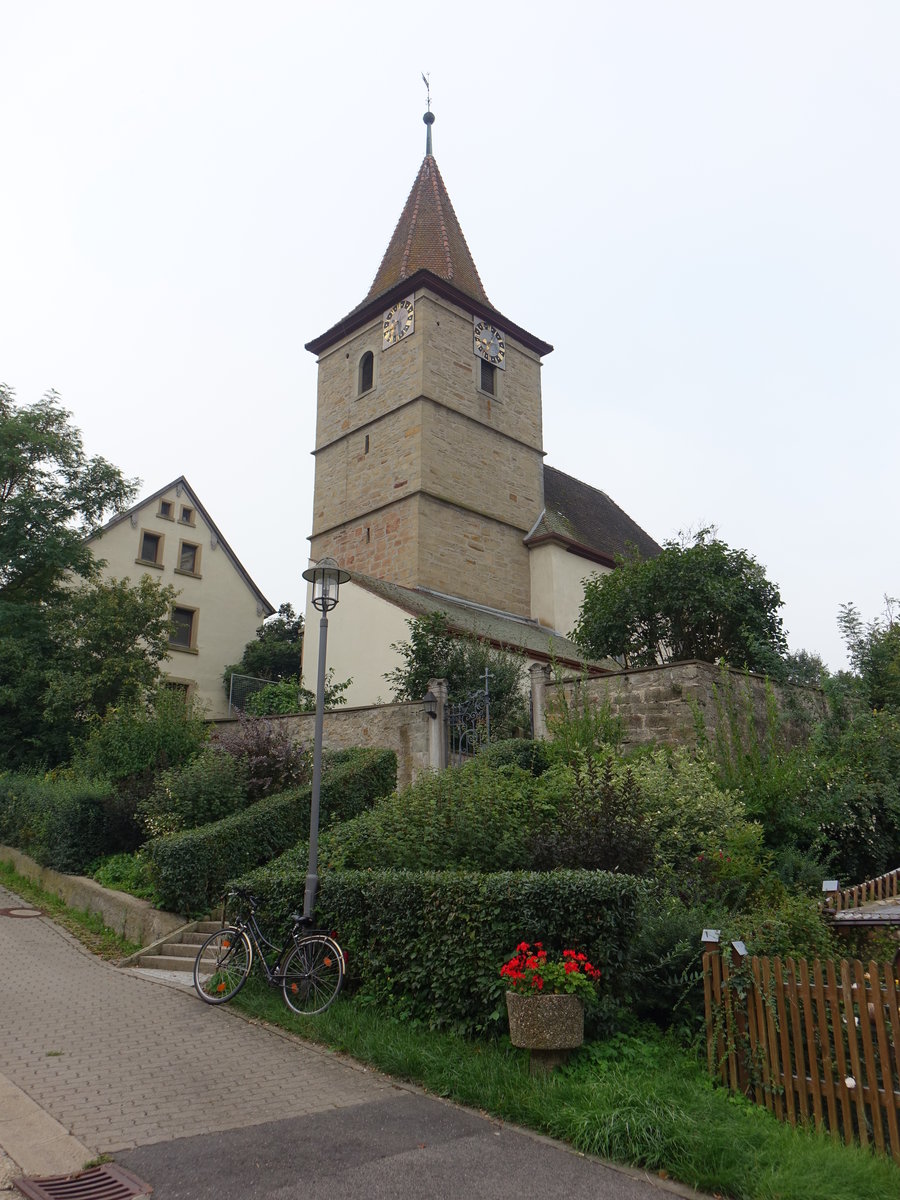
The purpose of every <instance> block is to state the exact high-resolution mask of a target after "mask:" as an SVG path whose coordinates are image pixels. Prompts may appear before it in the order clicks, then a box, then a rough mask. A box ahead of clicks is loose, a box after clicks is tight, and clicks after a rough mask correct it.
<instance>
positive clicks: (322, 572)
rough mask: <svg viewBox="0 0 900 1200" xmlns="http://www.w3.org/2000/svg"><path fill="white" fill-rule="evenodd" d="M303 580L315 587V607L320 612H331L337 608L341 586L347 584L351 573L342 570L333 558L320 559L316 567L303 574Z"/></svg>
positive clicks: (313, 597)
mask: <svg viewBox="0 0 900 1200" xmlns="http://www.w3.org/2000/svg"><path fill="white" fill-rule="evenodd" d="M303 578H304V579H305V580H307V582H309V583H312V585H313V588H312V602H313V607H314V608H317V609H318V610H319V612H331V610H332V609H333V608H336V607H337V602H338V593H339V592H340V588H341V584H342V583H346V582H347V580H348V579H349V578H350V573H349V571H344V570H342V569H341V568H340V567H339V566H338V564H337V563H336V562H335V560H334V559H333V558H320V559H319V561H318V562H317V563H316V564H315V566H313V567H310V568H309V570H307V571H304V572H303Z"/></svg>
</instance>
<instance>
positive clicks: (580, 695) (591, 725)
mask: <svg viewBox="0 0 900 1200" xmlns="http://www.w3.org/2000/svg"><path fill="white" fill-rule="evenodd" d="M562 682H563V680H562V678H561V677H558V678H557V680H556V683H557V685H558V686H557V687H555V688H554V689H553V690H552V691H551V692H550V693H549V694H548V699H547V718H546V719H547V731H548V733H549V734H550V736H551V738H552V739H553V742H552V746H553V753H554V755H555V756H556V757H559V758H561V759H562V760H563V761H564V762H574V761H575V760H576V759H578V758H579V757H580V756H581V755H582V754H597V753H602V752H603V751H609V750H617V749H618V748H619V746H621V744H622V739H623V737H624V734H625V730H624V726H623V724H622V720H621V718H620V717H617V716H616V715H615V714H614V713H613V711H612V705H611V704H610V702H609V696H608V695H606V696H604V698H603V700H602V701H599V700H597V699H595V698H594V697H593V696H590V695H589V694H588V691H587V689H586V688H585V686H584V682H585V681H584V680H583V679H579V680H576V681H575V683H574V684H573V686H572V694H571V697H569V696H568V695H567V693H566V689H565V688H564V687H563V686H562Z"/></svg>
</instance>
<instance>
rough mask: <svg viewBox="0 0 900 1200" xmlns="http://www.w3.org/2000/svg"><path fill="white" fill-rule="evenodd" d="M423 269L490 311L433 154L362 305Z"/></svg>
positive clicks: (424, 163) (424, 165)
mask: <svg viewBox="0 0 900 1200" xmlns="http://www.w3.org/2000/svg"><path fill="white" fill-rule="evenodd" d="M429 132H430V131H429ZM421 270H427V271H431V272H432V274H434V275H437V276H438V278H439V279H444V280H446V281H447V282H448V283H452V284H453V285H454V287H456V288H458V289H459V290H460V291H461V292H464V293H465V294H466V295H467V296H470V297H472V299H474V300H479V301H480V302H481V303H482V304H487V305H488V306H490V301H489V300H488V298H487V295H486V294H485V290H484V287H483V286H482V283H481V279H480V277H479V275H478V269H477V268H476V266H475V261H474V259H473V258H472V254H471V251H470V250H469V247H468V246H467V244H466V239H465V237H464V236H463V231H462V229H461V228H460V224H459V221H458V220H457V217H456V213H455V212H454V211H453V205H452V204H451V203H450V197H449V195H448V194H447V189H446V187H445V186H444V181H443V179H442V178H441V173H440V171H439V170H438V165H437V163H436V162H435V160H434V156H433V155H432V154H426V155H425V157H424V159H423V160H422V166H421V167H420V168H419V173H418V175H417V176H416V181H415V183H414V184H413V186H412V191H411V192H410V193H409V199H408V200H407V201H406V204H405V206H404V208H403V212H402V213H401V214H400V220H399V221H398V222H397V228H396V229H395V230H394V235H393V237H392V238H391V240H390V244H389V245H388V248H387V250H386V251H385V253H384V258H383V259H382V260H381V266H380V267H379V268H378V274H377V275H376V276H375V281H374V283H373V284H372V286H371V287H370V288H369V292H368V295H367V296H366V301H368V300H373V299H374V298H375V297H376V296H380V295H381V293H382V292H386V291H387V290H388V289H389V288H392V287H394V286H395V285H396V284H398V283H400V282H401V281H402V280H404V279H409V278H410V277H411V276H412V275H414V274H415V273H416V271H421ZM366 301H363V303H365V302H366Z"/></svg>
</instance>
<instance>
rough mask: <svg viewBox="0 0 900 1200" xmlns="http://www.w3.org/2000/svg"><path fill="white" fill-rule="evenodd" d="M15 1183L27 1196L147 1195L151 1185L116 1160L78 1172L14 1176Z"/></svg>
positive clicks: (37, 1199) (80, 1199)
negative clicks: (41, 1177)
mask: <svg viewBox="0 0 900 1200" xmlns="http://www.w3.org/2000/svg"><path fill="white" fill-rule="evenodd" d="M14 1183H15V1186H16V1187H17V1188H18V1189H19V1191H20V1192H21V1193H22V1195H23V1196H28V1197H29V1198H30V1200H131V1197H132V1196H149V1195H150V1193H151V1192H152V1191H153V1188H152V1187H151V1186H150V1184H149V1183H144V1181H143V1179H138V1177H137V1175H132V1174H131V1172H130V1171H126V1170H125V1168H124V1167H117V1166H116V1164H115V1163H105V1164H104V1165H103V1166H102V1167H91V1169H90V1170H89V1171H81V1172H79V1174H77V1175H50V1176H47V1177H46V1178H44V1179H16V1180H14Z"/></svg>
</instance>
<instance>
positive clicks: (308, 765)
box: [213, 714, 312, 801]
mask: <svg viewBox="0 0 900 1200" xmlns="http://www.w3.org/2000/svg"><path fill="white" fill-rule="evenodd" d="M213 740H214V742H215V744H216V746H218V747H219V748H220V749H221V750H224V751H225V752H226V753H227V754H230V755H231V757H232V758H235V759H239V760H240V761H242V762H243V764H244V770H245V772H246V788H247V798H248V800H251V801H252V800H261V799H262V798H263V797H264V796H274V795H275V794H276V793H277V792H283V791H286V790H287V789H288V788H294V787H301V786H302V785H303V784H304V783H308V782H309V780H310V777H311V775H312V756H311V754H310V752H309V751H308V750H307V749H306V748H305V747H304V746H303V745H301V744H300V743H299V742H297V741H295V740H294V738H293V737H292V736H291V732H290V730H289V729H288V728H287V727H286V726H285V725H282V724H280V723H277V722H273V721H266V720H265V719H263V718H261V717H245V716H244V715H243V714H239V715H238V718H237V720H236V721H235V722H233V723H232V724H230V725H224V726H219V728H218V729H217V730H216V731H215V733H214V734H213Z"/></svg>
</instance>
